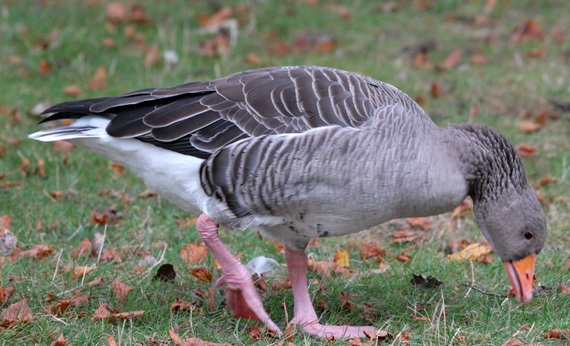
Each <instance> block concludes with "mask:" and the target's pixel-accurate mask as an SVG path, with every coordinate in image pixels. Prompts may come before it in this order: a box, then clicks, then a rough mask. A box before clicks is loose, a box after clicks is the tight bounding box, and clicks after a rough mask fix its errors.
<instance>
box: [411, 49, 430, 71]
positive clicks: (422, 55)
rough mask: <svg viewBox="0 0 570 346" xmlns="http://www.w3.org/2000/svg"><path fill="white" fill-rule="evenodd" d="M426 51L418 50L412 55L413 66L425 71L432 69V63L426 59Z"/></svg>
mask: <svg viewBox="0 0 570 346" xmlns="http://www.w3.org/2000/svg"><path fill="white" fill-rule="evenodd" d="M427 56H428V53H427V51H420V52H418V53H417V54H415V55H414V61H413V63H412V64H413V66H414V67H415V68H419V69H421V70H426V71H431V70H433V68H434V66H433V63H431V62H430V61H429V60H428V57H427Z"/></svg>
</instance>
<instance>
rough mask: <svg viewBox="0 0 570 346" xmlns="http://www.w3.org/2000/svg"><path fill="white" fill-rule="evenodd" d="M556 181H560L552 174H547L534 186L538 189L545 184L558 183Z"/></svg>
mask: <svg viewBox="0 0 570 346" xmlns="http://www.w3.org/2000/svg"><path fill="white" fill-rule="evenodd" d="M521 156H522V155H521ZM556 182H558V179H556V178H554V177H553V176H551V175H550V174H547V175H545V176H543V177H542V178H540V179H539V180H538V182H537V183H536V184H535V185H534V188H535V189H537V190H538V189H539V188H541V187H543V186H546V185H548V184H552V183H556Z"/></svg>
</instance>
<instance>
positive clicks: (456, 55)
mask: <svg viewBox="0 0 570 346" xmlns="http://www.w3.org/2000/svg"><path fill="white" fill-rule="evenodd" d="M461 53H462V52H461V49H459V48H456V49H454V50H453V51H452V52H451V53H449V55H448V56H447V58H445V60H444V61H443V62H442V63H441V64H440V65H439V69H441V70H443V71H448V70H451V69H452V68H454V67H455V66H456V65H457V64H458V63H459V60H461Z"/></svg>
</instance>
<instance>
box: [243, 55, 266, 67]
mask: <svg viewBox="0 0 570 346" xmlns="http://www.w3.org/2000/svg"><path fill="white" fill-rule="evenodd" d="M245 63H246V64H248V65H254V66H261V65H262V64H263V62H262V60H261V58H260V57H259V55H257V54H255V53H248V54H247V55H246V56H245Z"/></svg>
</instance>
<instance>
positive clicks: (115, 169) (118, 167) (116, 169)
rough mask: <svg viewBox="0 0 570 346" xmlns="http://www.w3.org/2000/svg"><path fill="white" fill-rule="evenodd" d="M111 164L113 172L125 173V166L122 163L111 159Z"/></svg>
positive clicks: (115, 173) (119, 174)
mask: <svg viewBox="0 0 570 346" xmlns="http://www.w3.org/2000/svg"><path fill="white" fill-rule="evenodd" d="M110 165H111V172H113V174H114V175H117V176H121V175H123V174H125V167H123V166H122V165H120V164H118V163H116V162H114V161H111V163H110Z"/></svg>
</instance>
